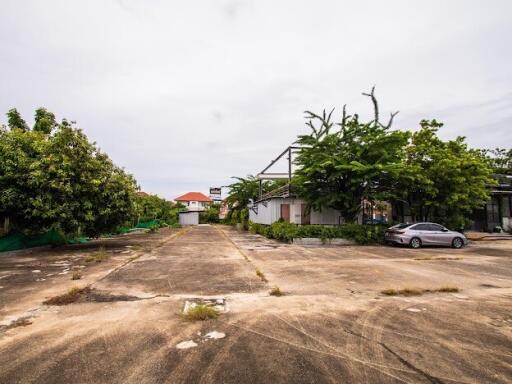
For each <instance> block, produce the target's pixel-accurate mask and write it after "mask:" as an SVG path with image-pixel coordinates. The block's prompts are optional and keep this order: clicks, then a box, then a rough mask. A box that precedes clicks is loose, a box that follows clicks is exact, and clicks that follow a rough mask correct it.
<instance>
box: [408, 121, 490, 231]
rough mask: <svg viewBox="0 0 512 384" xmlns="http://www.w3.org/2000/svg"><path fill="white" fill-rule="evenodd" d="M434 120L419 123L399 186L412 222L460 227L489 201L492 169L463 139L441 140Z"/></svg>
mask: <svg viewBox="0 0 512 384" xmlns="http://www.w3.org/2000/svg"><path fill="white" fill-rule="evenodd" d="M442 126H443V124H442V123H440V122H437V121H436V120H430V121H429V120H422V121H421V122H420V130H418V131H416V132H414V133H413V134H412V137H411V141H410V144H409V145H408V146H407V149H406V158H405V165H406V169H405V170H404V176H406V177H404V178H402V183H400V185H399V186H398V188H399V190H400V191H402V192H403V197H404V199H405V201H407V204H408V205H409V208H410V211H411V216H412V219H413V221H421V220H430V219H433V220H436V221H439V222H442V223H444V224H446V225H448V226H451V227H461V226H463V225H464V222H465V218H466V217H467V216H468V215H469V214H470V213H471V212H472V211H473V210H474V209H477V208H481V207H482V206H483V205H484V204H485V203H486V202H487V201H488V200H489V197H490V195H489V188H488V186H489V185H492V184H494V180H493V178H492V169H491V167H490V166H489V163H488V161H487V159H486V158H485V156H484V155H483V154H482V152H481V151H479V150H475V149H471V148H469V147H468V145H467V144H466V142H465V138H464V137H457V138H456V139H454V140H448V141H443V140H441V139H440V138H439V137H438V135H437V132H438V130H439V129H440V128H441V127H442Z"/></svg>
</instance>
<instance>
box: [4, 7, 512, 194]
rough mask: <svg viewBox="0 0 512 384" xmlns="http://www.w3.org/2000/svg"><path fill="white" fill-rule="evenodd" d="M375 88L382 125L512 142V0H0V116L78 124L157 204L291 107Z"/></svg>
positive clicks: (289, 135)
mask: <svg viewBox="0 0 512 384" xmlns="http://www.w3.org/2000/svg"><path fill="white" fill-rule="evenodd" d="M373 84H376V85H377V89H376V93H377V96H378V98H379V101H380V106H381V112H382V114H388V113H389V112H390V111H394V110H400V113H399V115H398V116H397V118H396V121H395V125H394V127H395V128H399V129H415V128H416V127H417V125H418V122H419V120H420V119H422V118H436V119H439V120H441V121H443V122H444V123H445V127H443V129H442V133H441V134H442V136H443V137H444V138H453V137H455V136H457V135H465V136H467V139H468V142H469V143H470V144H471V145H472V146H475V147H496V146H500V147H511V146H512V1H510V0H503V1H498V0H493V1H468V0H461V1H448V0H442V1H432V0H429V1H411V0H405V1H390V0H387V1H377V0H376V1H340V0H338V1H334V0H333V1H319V0H315V1H313V0H310V1H298V0H293V1H292V0H290V1H278V0H269V1H262V0H258V1H249V0H247V1H245V0H240V1H237V0H211V1H170V0H166V1H142V0H140V1H137V0H118V1H107V0H96V1H92V0H87V1H86V0H83V1H71V0H62V1H53V0H45V1H40V0H35V1H23V0H12V1H9V0H0V111H1V113H2V114H3V113H5V112H7V110H9V109H10V108H12V107H16V108H18V110H19V111H20V112H21V113H22V114H23V115H24V117H25V118H26V120H27V121H30V122H32V121H33V118H32V115H33V111H34V109H35V108H37V107H39V106H45V107H46V108H48V109H49V110H51V111H53V112H54V113H55V114H56V115H57V116H58V117H59V118H63V117H66V118H68V119H70V120H75V121H77V123H78V125H79V126H80V127H81V128H83V129H84V131H85V133H86V134H87V135H88V137H89V138H90V139H91V140H94V141H96V142H97V144H98V146H99V147H101V148H102V149H103V150H104V151H106V152H107V153H108V154H109V155H110V156H111V158H112V159H113V160H114V161H115V162H116V163H117V164H118V165H121V166H123V167H124V168H125V169H126V170H127V171H128V172H130V173H132V174H133V175H134V176H135V177H136V179H137V180H138V182H139V184H140V185H141V187H142V189H143V190H144V191H147V192H150V193H157V194H159V195H160V196H163V197H166V198H170V199H172V198H174V197H176V196H177V195H178V194H181V193H183V192H187V191H202V192H205V193H207V192H208V188H209V187H210V186H221V185H226V184H227V183H229V181H230V180H229V178H230V176H235V175H240V176H243V175H247V174H249V173H253V174H255V173H257V172H258V171H260V170H261V169H262V168H264V167H265V166H266V165H267V163H268V162H269V161H270V160H271V159H272V158H274V157H275V156H276V155H277V154H278V153H279V152H281V151H282V150H283V149H284V148H285V147H286V146H288V145H289V144H291V143H292V142H293V141H294V140H295V137H296V136H297V134H300V133H303V132H306V130H307V127H306V126H305V125H304V116H303V111H304V110H305V109H311V110H314V111H321V109H323V108H329V109H330V108H332V107H337V111H338V112H339V111H340V109H341V106H342V105H343V104H345V103H346V104H347V105H348V109H349V111H351V112H358V113H360V114H361V115H363V116H370V115H371V113H372V109H371V105H370V104H369V102H368V98H366V97H364V96H362V95H361V92H363V91H368V90H369V89H370V88H371V86H372V85H373ZM337 116H339V114H338V115H337ZM0 121H1V122H6V118H5V115H2V116H1V117H0Z"/></svg>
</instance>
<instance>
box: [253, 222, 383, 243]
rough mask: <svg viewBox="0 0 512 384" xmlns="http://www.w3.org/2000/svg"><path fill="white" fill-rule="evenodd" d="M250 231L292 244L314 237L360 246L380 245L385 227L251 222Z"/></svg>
mask: <svg viewBox="0 0 512 384" xmlns="http://www.w3.org/2000/svg"><path fill="white" fill-rule="evenodd" d="M249 230H250V231H251V232H253V233H258V234H260V235H262V236H265V237H268V238H270V239H277V240H282V241H287V242H291V241H292V240H293V239H294V238H305V237H313V238H320V239H335V238H340V239H347V240H353V241H355V242H356V243H358V244H371V243H380V242H382V241H383V239H384V231H385V230H386V227H385V226H384V225H361V224H342V225H337V226H333V227H327V226H324V225H296V224H290V223H284V222H276V223H273V224H272V225H264V224H256V223H253V222H249Z"/></svg>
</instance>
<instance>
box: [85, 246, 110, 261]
mask: <svg viewBox="0 0 512 384" xmlns="http://www.w3.org/2000/svg"><path fill="white" fill-rule="evenodd" d="M108 258H110V255H109V254H108V252H107V251H106V250H105V247H100V248H99V249H98V251H97V252H95V253H94V254H92V255H89V256H87V257H86V258H85V262H86V263H90V262H93V261H95V262H97V263H101V262H102V261H104V260H107V259H108Z"/></svg>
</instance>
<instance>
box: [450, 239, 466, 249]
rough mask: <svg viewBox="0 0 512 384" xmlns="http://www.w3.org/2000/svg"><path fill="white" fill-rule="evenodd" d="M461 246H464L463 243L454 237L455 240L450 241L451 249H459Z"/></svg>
mask: <svg viewBox="0 0 512 384" xmlns="http://www.w3.org/2000/svg"><path fill="white" fill-rule="evenodd" d="M463 245H464V241H462V239H461V238H460V237H456V238H455V239H453V240H452V247H453V248H456V249H460V248H462V247H463Z"/></svg>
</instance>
